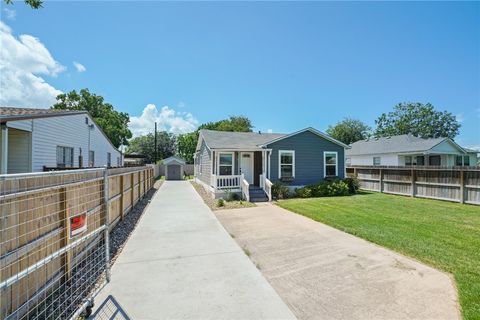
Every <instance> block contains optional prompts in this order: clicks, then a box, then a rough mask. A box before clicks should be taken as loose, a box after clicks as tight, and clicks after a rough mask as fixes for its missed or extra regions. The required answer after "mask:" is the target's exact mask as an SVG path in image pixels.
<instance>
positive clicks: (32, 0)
mask: <svg viewBox="0 0 480 320" xmlns="http://www.w3.org/2000/svg"><path fill="white" fill-rule="evenodd" d="M4 2H5V3H6V4H13V0H4ZM24 2H25V3H26V4H27V5H29V6H30V7H32V8H33V9H40V8H41V7H42V4H43V1H42V0H24Z"/></svg>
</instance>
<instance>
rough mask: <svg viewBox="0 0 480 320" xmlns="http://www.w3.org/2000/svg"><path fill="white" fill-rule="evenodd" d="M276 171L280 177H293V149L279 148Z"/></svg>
mask: <svg viewBox="0 0 480 320" xmlns="http://www.w3.org/2000/svg"><path fill="white" fill-rule="evenodd" d="M278 162H279V165H278V171H279V177H280V179H281V178H294V177H295V151H293V150H280V151H278Z"/></svg>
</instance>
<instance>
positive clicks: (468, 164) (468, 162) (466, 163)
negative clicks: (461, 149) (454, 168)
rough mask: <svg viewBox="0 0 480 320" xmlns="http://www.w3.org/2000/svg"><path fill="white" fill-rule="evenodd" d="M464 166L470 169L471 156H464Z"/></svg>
mask: <svg viewBox="0 0 480 320" xmlns="http://www.w3.org/2000/svg"><path fill="white" fill-rule="evenodd" d="M463 165H464V166H465V167H469V166H470V156H463Z"/></svg>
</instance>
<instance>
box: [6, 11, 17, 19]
mask: <svg viewBox="0 0 480 320" xmlns="http://www.w3.org/2000/svg"><path fill="white" fill-rule="evenodd" d="M3 11H5V16H6V17H7V19H8V20H15V18H16V16H17V12H16V11H15V10H12V9H8V8H4V9H3Z"/></svg>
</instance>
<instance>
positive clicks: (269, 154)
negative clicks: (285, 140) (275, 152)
mask: <svg viewBox="0 0 480 320" xmlns="http://www.w3.org/2000/svg"><path fill="white" fill-rule="evenodd" d="M271 157H272V150H270V151H268V179H270V178H271V177H270V167H271V161H270V158H271Z"/></svg>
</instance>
